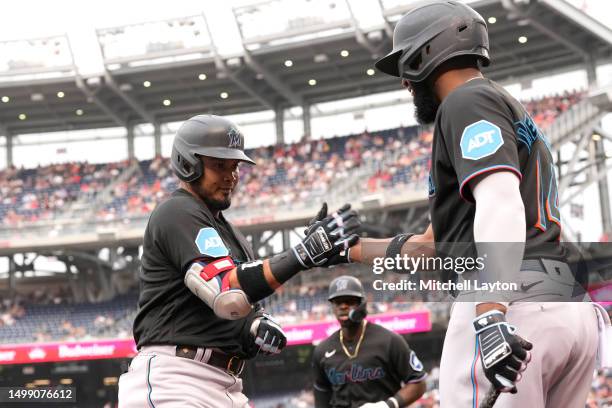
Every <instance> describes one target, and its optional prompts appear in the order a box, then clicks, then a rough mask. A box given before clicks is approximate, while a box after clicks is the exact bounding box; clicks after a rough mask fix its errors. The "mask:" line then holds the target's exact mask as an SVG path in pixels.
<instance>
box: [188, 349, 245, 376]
mask: <svg viewBox="0 0 612 408" xmlns="http://www.w3.org/2000/svg"><path fill="white" fill-rule="evenodd" d="M201 350H202V353H203V354H202V357H203V356H204V354H205V352H206V349H204V348H202V349H201ZM197 353H198V347H194V346H176V356H177V357H182V358H188V359H190V360H196V361H197V360H198V359H197V358H196V355H197ZM202 357H200V358H202ZM202 362H203V363H206V364H210V365H211V366H213V367H217V368H220V369H221V370H223V371H225V372H227V373H228V374H231V375H235V376H239V375H240V374H242V370H244V366H245V363H246V361H245V360H243V359H241V358H240V357H238V356H231V355H229V354H225V353H224V352H222V351H218V350H214V349H211V350H210V357H209V358H208V360H206V361H202Z"/></svg>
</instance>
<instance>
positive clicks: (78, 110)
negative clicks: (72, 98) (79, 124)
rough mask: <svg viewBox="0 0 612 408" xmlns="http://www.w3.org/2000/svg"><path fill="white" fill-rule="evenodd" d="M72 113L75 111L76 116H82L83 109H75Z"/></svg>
mask: <svg viewBox="0 0 612 408" xmlns="http://www.w3.org/2000/svg"><path fill="white" fill-rule="evenodd" d="M74 113H76V115H77V116H83V109H77V110H76V111H75V112H74Z"/></svg>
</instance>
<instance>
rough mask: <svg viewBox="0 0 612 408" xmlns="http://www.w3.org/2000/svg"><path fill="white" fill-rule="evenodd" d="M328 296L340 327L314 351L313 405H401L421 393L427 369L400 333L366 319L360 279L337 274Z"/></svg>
mask: <svg viewBox="0 0 612 408" xmlns="http://www.w3.org/2000/svg"><path fill="white" fill-rule="evenodd" d="M328 300H329V301H330V302H331V304H332V310H333V313H334V315H335V316H336V319H338V322H339V323H340V330H338V331H336V332H335V333H333V334H332V335H331V336H330V337H328V338H327V339H326V340H324V341H322V342H321V343H320V344H319V345H318V346H317V347H316V348H315V350H314V352H313V358H312V364H313V377H314V381H313V382H314V395H315V408H400V407H405V406H408V405H410V404H411V403H413V402H414V401H416V400H418V399H419V398H420V397H421V395H423V393H424V392H425V388H426V387H425V381H424V380H425V377H426V376H427V373H426V372H425V370H424V369H423V364H422V363H421V361H420V360H419V358H418V357H417V355H416V353H415V352H414V351H412V350H410V347H409V346H408V344H407V343H406V341H405V340H404V338H403V337H401V336H400V335H399V334H396V333H393V332H391V331H389V330H387V329H385V328H384V327H382V326H379V325H377V324H375V323H371V322H367V321H366V320H365V317H366V315H367V302H366V294H365V291H364V290H363V286H362V285H361V282H360V281H359V279H357V278H355V277H354V276H346V275H345V276H340V277H338V278H336V279H334V280H333V281H332V282H331V284H330V285H329V296H328Z"/></svg>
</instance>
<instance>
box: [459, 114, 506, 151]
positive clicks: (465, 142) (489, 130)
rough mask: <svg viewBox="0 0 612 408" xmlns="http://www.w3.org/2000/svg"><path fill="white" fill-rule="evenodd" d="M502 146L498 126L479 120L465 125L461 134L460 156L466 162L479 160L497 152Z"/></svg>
mask: <svg viewBox="0 0 612 408" xmlns="http://www.w3.org/2000/svg"><path fill="white" fill-rule="evenodd" d="M503 144H504V139H503V138H502V134H501V130H500V129H499V126H497V125H494V124H493V123H491V122H489V121H488V120H479V121H478V122H474V123H472V124H471V125H467V126H466V127H465V129H463V133H462V134H461V142H460V145H461V156H462V157H463V158H464V159H468V160H479V159H482V158H483V157H487V156H490V155H492V154H493V153H495V152H496V151H498V150H499V148H500V147H502V145H503Z"/></svg>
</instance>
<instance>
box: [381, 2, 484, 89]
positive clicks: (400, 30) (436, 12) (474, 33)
mask: <svg viewBox="0 0 612 408" xmlns="http://www.w3.org/2000/svg"><path fill="white" fill-rule="evenodd" d="M460 55H474V56H476V57H478V58H479V59H480V60H481V63H482V65H484V66H487V65H489V62H490V59H489V35H488V33H487V25H486V23H485V21H484V19H483V18H482V16H481V15H480V14H478V13H477V12H476V11H474V10H473V9H472V8H470V7H469V6H467V5H465V4H462V3H460V2H458V1H423V2H419V3H417V4H415V5H414V8H413V9H412V10H411V11H410V12H408V13H407V14H406V15H404V16H403V17H402V18H401V19H400V20H399V21H398V23H397V25H396V26H395V30H394V31H393V50H392V51H391V52H390V53H389V54H387V55H386V56H384V57H383V58H381V59H380V60H378V61H377V62H376V64H375V66H376V68H378V69H379V70H381V71H382V72H384V73H385V74H389V75H392V76H396V77H401V78H404V79H407V80H409V81H411V82H421V81H423V80H425V79H426V78H427V77H428V76H429V75H430V74H431V73H432V72H433V71H434V69H436V68H437V67H438V66H439V65H440V64H442V63H443V62H445V61H448V60H449V59H451V58H453V57H458V56H460Z"/></svg>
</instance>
